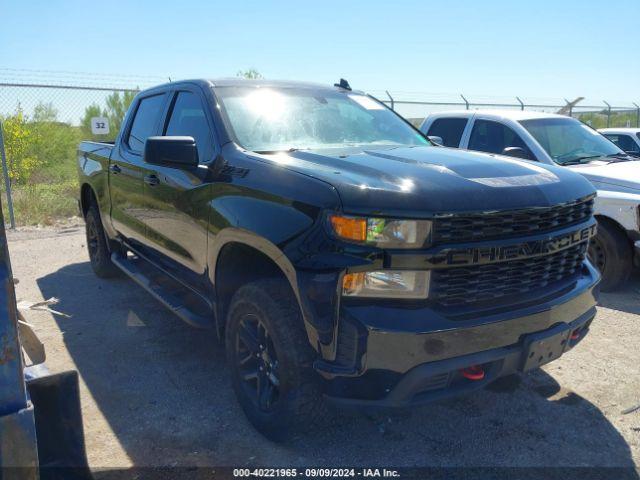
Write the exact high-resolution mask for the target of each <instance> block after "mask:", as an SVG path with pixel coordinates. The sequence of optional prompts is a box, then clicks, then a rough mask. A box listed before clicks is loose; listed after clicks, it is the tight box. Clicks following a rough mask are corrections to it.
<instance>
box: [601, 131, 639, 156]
mask: <svg viewBox="0 0 640 480" xmlns="http://www.w3.org/2000/svg"><path fill="white" fill-rule="evenodd" d="M598 131H599V132H600V133H601V134H602V135H604V136H605V137H607V138H608V139H609V140H611V141H612V142H613V143H615V144H616V145H617V146H618V147H620V149H621V150H624V151H625V152H626V153H628V154H629V155H633V156H634V157H640V128H600V129H598Z"/></svg>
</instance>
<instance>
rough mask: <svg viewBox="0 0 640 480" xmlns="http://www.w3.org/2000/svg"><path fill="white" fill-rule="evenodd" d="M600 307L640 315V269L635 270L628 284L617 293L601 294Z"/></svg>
mask: <svg viewBox="0 0 640 480" xmlns="http://www.w3.org/2000/svg"><path fill="white" fill-rule="evenodd" d="M598 305H600V306H601V307H605V308H611V309H612V310H620V311H622V312H628V313H635V314H636V315H638V314H640V269H634V271H633V274H632V275H631V278H630V279H629V280H628V281H627V283H626V284H625V285H624V286H623V287H622V288H620V289H618V290H616V291H615V292H610V293H601V294H600V301H599V302H598Z"/></svg>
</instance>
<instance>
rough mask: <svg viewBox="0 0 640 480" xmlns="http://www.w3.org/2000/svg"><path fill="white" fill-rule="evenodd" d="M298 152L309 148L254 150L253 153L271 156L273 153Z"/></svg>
mask: <svg viewBox="0 0 640 480" xmlns="http://www.w3.org/2000/svg"><path fill="white" fill-rule="evenodd" d="M300 150H311V149H310V148H309V147H305V148H298V147H291V148H282V149H278V150H254V152H255V153H259V154H260V155H272V154H274V153H291V152H298V151H300Z"/></svg>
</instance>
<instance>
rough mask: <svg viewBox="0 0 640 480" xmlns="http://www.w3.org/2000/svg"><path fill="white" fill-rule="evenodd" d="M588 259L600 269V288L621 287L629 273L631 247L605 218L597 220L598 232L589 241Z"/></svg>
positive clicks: (616, 228)
mask: <svg viewBox="0 0 640 480" xmlns="http://www.w3.org/2000/svg"><path fill="white" fill-rule="evenodd" d="M588 255H589V260H591V263H593V264H594V266H595V267H596V268H597V269H598V270H599V271H600V274H601V275H602V281H601V282H600V289H601V290H602V291H603V292H610V291H613V290H615V289H617V288H619V287H621V286H622V285H623V284H624V283H625V282H626V281H627V279H628V278H629V275H630V274H631V267H632V264H633V259H632V252H631V247H630V246H629V242H628V240H627V237H626V236H625V234H624V233H623V232H622V231H621V230H620V229H619V228H618V227H617V226H616V225H614V224H612V223H611V222H610V221H607V220H598V233H597V235H596V236H595V237H593V238H592V239H591V241H590V243H589V252H588Z"/></svg>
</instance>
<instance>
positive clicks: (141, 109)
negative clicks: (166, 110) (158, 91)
mask: <svg viewBox="0 0 640 480" xmlns="http://www.w3.org/2000/svg"><path fill="white" fill-rule="evenodd" d="M163 100H164V94H162V95H154V96H153V97H147V98H143V99H142V100H140V104H139V105H138V108H137V110H136V114H135V117H134V118H133V123H132V124H131V129H130V130H129V135H128V137H127V145H129V148H130V149H131V150H133V151H134V152H142V150H144V142H145V141H146V140H147V138H148V137H150V136H151V135H153V133H154V128H155V126H156V122H157V121H158V117H159V116H160V113H161V109H162V104H163Z"/></svg>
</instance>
